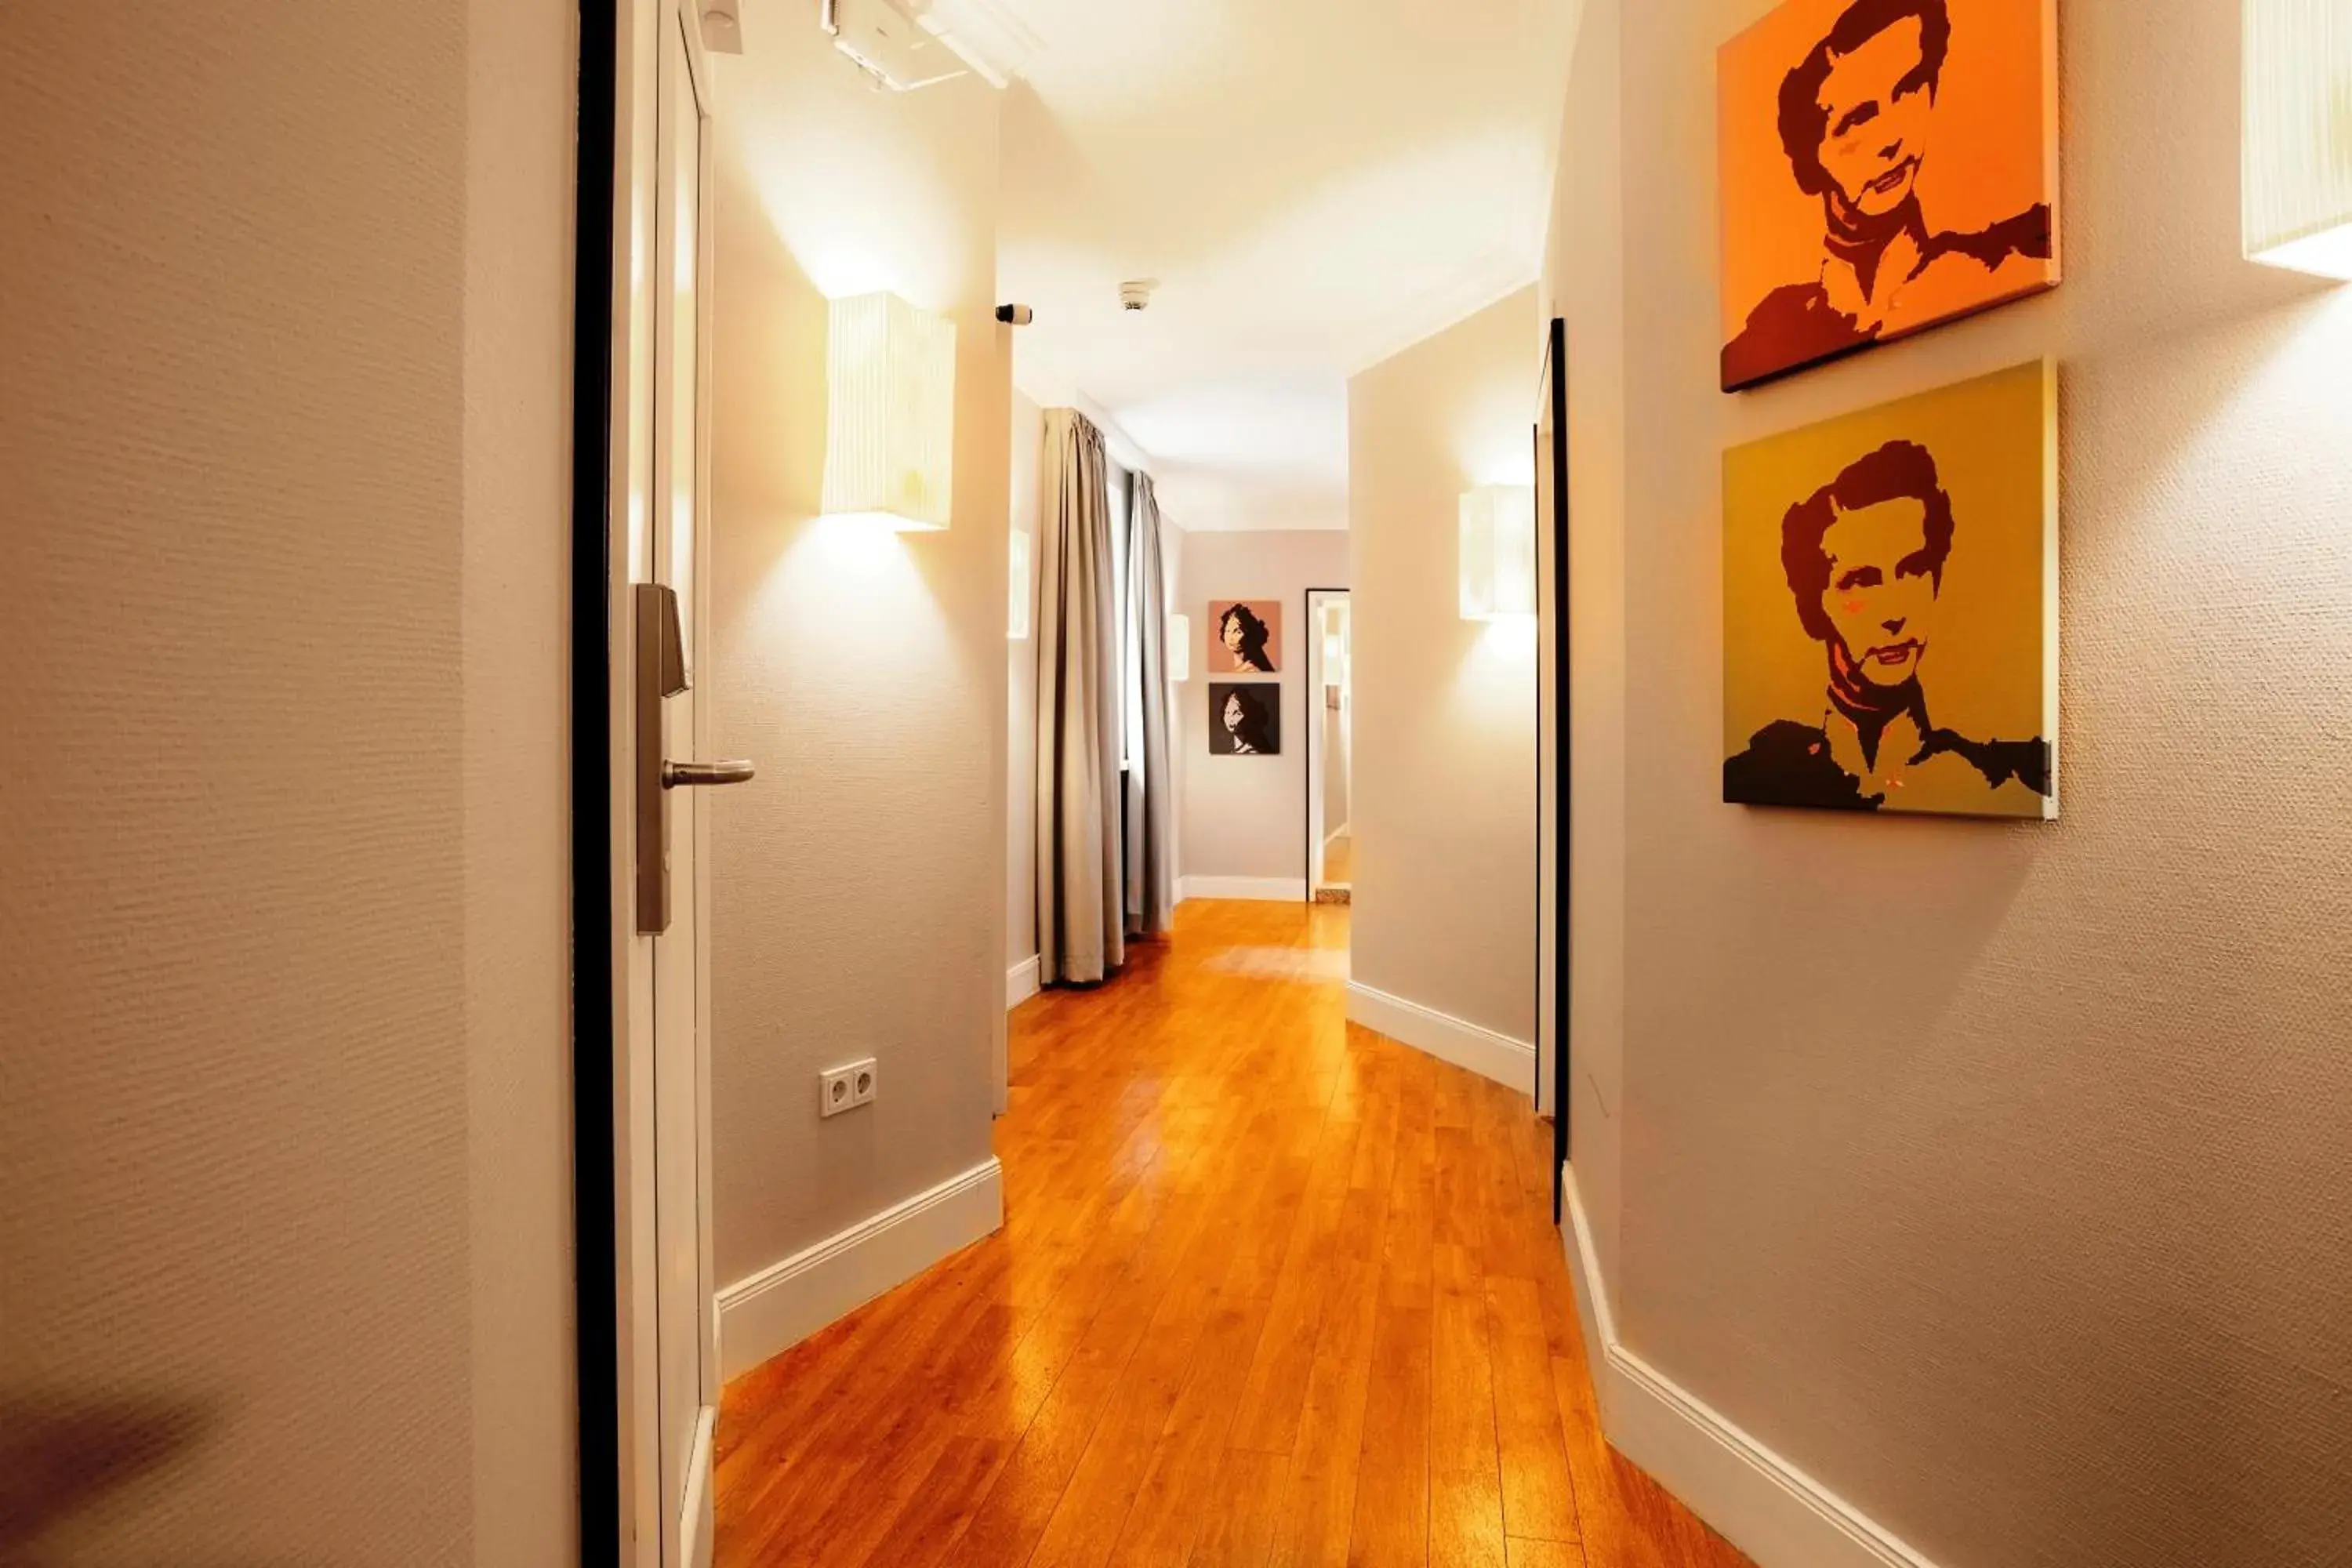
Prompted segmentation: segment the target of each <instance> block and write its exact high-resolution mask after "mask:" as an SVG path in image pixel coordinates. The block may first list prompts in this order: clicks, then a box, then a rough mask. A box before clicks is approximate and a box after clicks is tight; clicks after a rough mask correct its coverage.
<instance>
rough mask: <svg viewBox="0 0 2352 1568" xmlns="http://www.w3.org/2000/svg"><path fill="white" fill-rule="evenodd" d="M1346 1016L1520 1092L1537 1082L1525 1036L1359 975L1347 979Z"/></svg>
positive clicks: (1533, 1051) (1532, 1049) (1532, 1052)
mask: <svg viewBox="0 0 2352 1568" xmlns="http://www.w3.org/2000/svg"><path fill="white" fill-rule="evenodd" d="M1348 1021H1349V1023H1352V1024H1361V1025H1362V1026H1364V1027H1366V1028H1367V1029H1371V1030H1374V1031H1376V1032H1377V1033H1380V1034H1383V1035H1386V1036H1387V1037H1389V1038H1390V1039H1391V1040H1396V1041H1400V1042H1402V1044H1404V1045H1408V1046H1411V1047H1413V1048H1414V1049H1416V1050H1423V1051H1427V1052H1428V1053H1429V1054H1430V1055H1431V1056H1433V1057H1435V1058H1437V1059H1438V1060H1439V1061H1442V1062H1452V1063H1453V1064H1454V1066H1455V1067H1458V1068H1469V1069H1470V1070H1471V1071H1472V1072H1475V1073H1476V1074H1477V1075H1478V1076H1479V1077H1481V1078H1491V1079H1494V1080H1495V1081H1496V1083H1499V1084H1502V1085H1504V1086H1506V1087H1507V1088H1510V1089H1517V1090H1518V1091H1519V1092H1520V1093H1521V1094H1527V1093H1529V1092H1530V1091H1531V1090H1532V1089H1533V1088H1534V1086H1535V1081H1536V1048H1535V1047H1533V1046H1531V1045H1529V1044H1528V1043H1527V1041H1525V1040H1515V1039H1513V1038H1511V1037H1510V1036H1508V1035H1498V1034H1496V1033H1495V1031H1494V1030H1492V1029H1486V1028H1481V1027H1480V1026H1477V1025H1476V1024H1473V1023H1469V1022H1467V1021H1466V1020H1464V1019H1461V1018H1456V1017H1454V1016H1452V1015H1451V1014H1447V1013H1440V1012H1438V1011H1437V1010H1436V1009H1435V1008H1433V1007H1424V1006H1423V1005H1421V1004H1420V1003H1418V1002H1408V1001H1406V1000H1405V999H1404V998H1403V997H1402V996H1391V995H1390V994H1388V993H1387V992H1385V991H1380V990H1375V989H1374V988H1373V987H1371V986H1370V985H1367V984H1364V983H1363V982H1361V981H1360V980H1350V981H1349V982H1348Z"/></svg>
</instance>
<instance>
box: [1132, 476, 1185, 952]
mask: <svg viewBox="0 0 2352 1568" xmlns="http://www.w3.org/2000/svg"><path fill="white" fill-rule="evenodd" d="M1127 518H1128V523H1127V574H1128V600H1129V605H1128V613H1129V615H1131V616H1134V618H1135V646H1136V647H1137V649H1138V657H1137V659H1136V668H1133V669H1131V670H1129V671H1128V672H1127V675H1126V679H1129V680H1130V681H1134V682H1137V683H1139V685H1140V686H1141V687H1142V696H1143V733H1142V735H1141V736H1140V737H1139V742H1138V744H1137V746H1136V748H1135V750H1136V755H1135V756H1133V757H1132V758H1130V759H1129V761H1130V762H1131V763H1133V764H1134V766H1133V767H1132V768H1131V769H1130V770H1129V773H1128V778H1127V934H1128V935H1129V936H1165V935H1166V934H1167V933H1168V929H1169V927H1170V926H1171V925H1172V924H1174V923H1175V919H1176V841H1175V830H1176V829H1175V823H1176V778H1175V774H1174V773H1173V772H1171V768H1170V765H1169V763H1170V758H1169V755H1168V577H1167V574H1166V572H1165V570H1164V569H1163V567H1162V563H1161V558H1160V500H1159V498H1158V497H1157V496H1156V495H1154V494H1153V493H1152V489H1151V476H1150V474H1138V475H1136V476H1135V489H1134V491H1133V495H1132V497H1131V499H1130V500H1129V503H1128V512H1127Z"/></svg>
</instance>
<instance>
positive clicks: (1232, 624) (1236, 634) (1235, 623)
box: [1218, 610, 1242, 658]
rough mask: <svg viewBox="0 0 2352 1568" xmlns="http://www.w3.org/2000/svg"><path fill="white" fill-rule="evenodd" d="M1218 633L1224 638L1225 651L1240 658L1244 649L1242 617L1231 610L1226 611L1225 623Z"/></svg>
mask: <svg viewBox="0 0 2352 1568" xmlns="http://www.w3.org/2000/svg"><path fill="white" fill-rule="evenodd" d="M1218 635H1219V636H1220V637H1223V639H1224V644H1225V651H1226V652H1228V653H1230V654H1232V655H1234V657H1235V658H1239V657H1240V656H1241V651H1242V618H1241V617H1240V616H1237V615H1234V613H1233V612H1232V611H1230V610H1228V611H1226V612H1225V618H1224V622H1223V626H1222V627H1221V629H1220V630H1219V633H1218Z"/></svg>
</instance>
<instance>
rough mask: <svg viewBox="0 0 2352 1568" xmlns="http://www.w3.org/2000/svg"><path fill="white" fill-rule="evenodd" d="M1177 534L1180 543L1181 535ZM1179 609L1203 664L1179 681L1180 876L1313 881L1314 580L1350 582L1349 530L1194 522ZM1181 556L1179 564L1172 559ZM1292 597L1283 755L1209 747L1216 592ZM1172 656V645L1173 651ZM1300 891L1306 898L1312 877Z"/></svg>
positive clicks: (1286, 630)
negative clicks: (1201, 526)
mask: <svg viewBox="0 0 2352 1568" xmlns="http://www.w3.org/2000/svg"><path fill="white" fill-rule="evenodd" d="M1170 542H1171V544H1174V543H1176V542H1177V541H1175V540H1174V539H1171V541H1170ZM1181 544H1182V560H1183V564H1182V568H1181V574H1179V575H1178V578H1177V582H1178V586H1177V589H1176V613H1177V614H1179V615H1181V616H1187V617H1188V618H1190V620H1191V621H1192V662H1191V668H1192V679H1190V680H1187V681H1184V682H1181V684H1178V685H1176V686H1174V687H1172V688H1171V689H1170V692H1169V701H1170V702H1171V705H1172V707H1173V712H1172V713H1171V720H1172V722H1171V724H1170V726H1169V733H1170V735H1171V741H1170V744H1171V746H1173V747H1175V748H1176V749H1177V750H1178V751H1179V752H1180V753H1181V763H1180V764H1179V768H1180V776H1181V786H1180V787H1181V802H1182V807H1183V810H1182V824H1181V827H1180V829H1179V831H1178V835H1177V848H1178V853H1179V856H1180V859H1179V861H1178V875H1179V876H1180V877H1203V878H1205V877H1220V878H1245V879H1263V880H1279V879H1287V880H1289V881H1293V882H1303V881H1304V880H1305V879H1306V876H1307V717H1308V714H1309V712H1310V711H1311V710H1310V709H1309V708H1308V706H1307V620H1306V617H1307V589H1309V588H1345V587H1347V586H1348V585H1349V580H1348V579H1349V563H1348V535H1347V534H1345V533H1343V532H1339V531H1336V530H1314V529H1279V530H1274V529H1269V530H1264V531H1255V532H1230V533H1226V532H1221V533H1187V534H1184V535H1183V536H1182V539H1181ZM1170 564H1171V567H1173V565H1174V563H1173V562H1172V561H1171V563H1170ZM1212 599H1278V600H1280V601H1281V602H1282V653H1281V658H1280V660H1279V663H1280V665H1281V670H1280V673H1279V674H1277V675H1276V676H1271V677H1261V678H1258V679H1265V680H1267V681H1268V682H1269V683H1270V682H1272V681H1276V680H1278V681H1280V682H1281V686H1282V754H1281V755H1279V756H1276V757H1213V756H1211V755H1210V754H1209V685H1210V683H1211V682H1212V681H1215V680H1223V679H1227V678H1226V677H1223V676H1213V675H1211V674H1210V673H1209V668H1208V647H1209V633H1210V626H1209V601H1210V600H1212ZM1171 657H1172V656H1171ZM1298 896H1299V897H1300V898H1304V897H1305V896H1306V893H1305V890H1304V889H1303V888H1302V889H1300V890H1299V893H1298Z"/></svg>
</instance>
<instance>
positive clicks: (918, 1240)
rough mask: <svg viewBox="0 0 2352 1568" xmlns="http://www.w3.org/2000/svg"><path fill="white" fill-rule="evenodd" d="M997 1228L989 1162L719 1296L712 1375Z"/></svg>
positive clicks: (748, 1363)
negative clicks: (716, 1359)
mask: <svg viewBox="0 0 2352 1568" xmlns="http://www.w3.org/2000/svg"><path fill="white" fill-rule="evenodd" d="M1003 1223H1004V1171H1003V1166H1001V1165H999V1164H998V1163H996V1160H995V1158H994V1156H991V1157H990V1158H989V1159H988V1160H987V1161H986V1162H985V1163H982V1164H978V1165H974V1166H973V1167H972V1168H971V1170H969V1171H965V1172H963V1173H961V1174H960V1175H955V1176H950V1177H949V1178H948V1179H947V1180H946V1181H944V1182H941V1183H940V1184H939V1185H938V1186H936V1187H933V1188H931V1189H930V1190H929V1191H928V1192H921V1193H917V1194H915V1195H914V1196H913V1197H911V1198H908V1199H907V1200H906V1201H905V1202H904V1203H900V1204H895V1205H892V1206H890V1207H889V1208H887V1209H884V1210H883V1211H882V1212H881V1213H880V1214H877V1215H874V1216H873V1217H872V1218H870V1219H865V1220H860V1221H859V1222H858V1223H857V1224H856V1225H853V1226H850V1227H849V1228H848V1229H847V1230H845V1231H842V1232H841V1233H840V1234H838V1235H836V1236H831V1237H826V1238H825V1239H824V1240H823V1241H820V1242H818V1243H817V1244H816V1245H815V1246H814V1247H807V1248H804V1249H803V1250H802V1251H800V1252H796V1253H794V1254H793V1256H792V1257H790V1258H785V1259H784V1260H783V1261H782V1262H781V1263H772V1264H770V1265H769V1266H768V1267H767V1268H762V1269H761V1270H760V1271H759V1272H758V1273H757V1274H754V1275H752V1276H751V1277H750V1278H749V1279H738V1280H737V1281H736V1282H735V1283H734V1284H732V1285H730V1286H728V1287H727V1288H726V1289H723V1290H721V1291H719V1375H720V1376H721V1377H722V1378H734V1377H739V1376H740V1375H741V1374H742V1373H747V1372H749V1371H751V1369H752V1368H753V1367H755V1366H757V1365H759V1364H760V1363H761V1362H763V1361H766V1360H767V1359H768V1358H769V1357H770V1356H772V1355H774V1354H776V1353H777V1352H780V1351H785V1350H789V1349H791V1348H792V1347H793V1345H796V1344H798V1343H800V1342H801V1341H803V1340H804V1339H806V1338H808V1337H809V1335H811V1334H813V1333H814V1332H816V1331H818V1330H819V1329H821V1328H824V1326H825V1325H826V1324H827V1323H830V1322H833V1321H836V1320H837V1319H839V1318H841V1317H843V1316H845V1314H847V1313H849V1312H851V1311H853V1310H856V1309H857V1308H859V1307H862V1306H864V1305H865V1304H866V1302H868V1301H871V1300H874V1298H875V1297H877V1296H879V1295H881V1294H882V1293H883V1292H884V1291H885V1290H887V1289H891V1288H893V1287H894V1286H898V1285H902V1284H904V1283H906V1282H907V1281H908V1280H909V1279H913V1278H914V1277H915V1276H916V1275H918V1274H920V1273H921V1272H922V1271H923V1270H924V1269H926V1268H929V1267H930V1266H931V1265H932V1264H934V1263H937V1262H938V1261H939V1260H940V1258H945V1257H946V1256H947V1255H948V1254H950V1253H951V1252H954V1251H957V1250H959V1249H960V1248H962V1247H969V1246H971V1244H972V1243H973V1242H975V1241H978V1240H979V1239H980V1238H981V1237H984V1236H987V1235H990V1234H991V1233H992V1232H993V1231H995V1230H996V1229H997V1228H998V1227H999V1226H1002V1225H1003Z"/></svg>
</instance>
